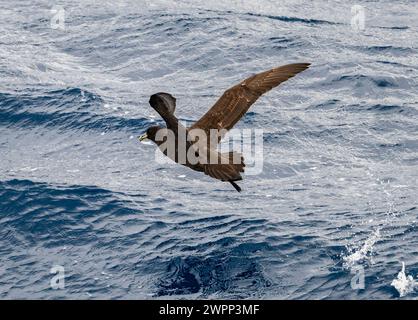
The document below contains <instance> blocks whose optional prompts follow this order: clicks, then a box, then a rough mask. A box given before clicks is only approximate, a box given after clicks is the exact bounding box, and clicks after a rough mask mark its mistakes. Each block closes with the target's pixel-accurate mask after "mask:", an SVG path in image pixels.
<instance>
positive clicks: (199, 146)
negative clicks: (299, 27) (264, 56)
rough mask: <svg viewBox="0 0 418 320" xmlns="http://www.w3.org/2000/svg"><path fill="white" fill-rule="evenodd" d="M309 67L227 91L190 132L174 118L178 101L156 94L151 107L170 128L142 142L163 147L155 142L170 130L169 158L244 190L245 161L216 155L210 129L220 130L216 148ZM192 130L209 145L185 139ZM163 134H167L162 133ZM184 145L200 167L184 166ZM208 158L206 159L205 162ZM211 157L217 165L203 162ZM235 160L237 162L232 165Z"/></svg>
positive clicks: (292, 67) (286, 69) (290, 68)
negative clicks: (260, 103) (255, 107)
mask: <svg viewBox="0 0 418 320" xmlns="http://www.w3.org/2000/svg"><path fill="white" fill-rule="evenodd" d="M309 65H310V64H309V63H294V64H288V65H285V66H282V67H278V68H274V69H271V70H268V71H265V72H262V73H259V74H256V75H253V76H251V77H249V78H248V79H245V80H244V81H242V82H241V83H239V84H237V85H236V86H234V87H232V88H230V89H228V90H226V91H225V92H224V94H223V95H222V96H221V97H220V98H219V100H218V101H217V102H216V103H215V104H214V105H213V107H212V108H210V109H209V111H208V112H207V113H206V114H205V115H204V116H203V117H202V118H200V119H199V120H198V121H197V122H196V123H194V124H193V125H192V126H191V127H190V128H185V127H184V126H183V125H182V124H180V123H179V121H178V119H177V117H176V116H175V115H174V112H175V109H176V98H174V97H173V96H172V95H171V94H169V93H164V92H160V93H156V94H153V95H152V96H151V98H150V101H149V102H150V105H151V107H153V108H154V109H155V110H156V111H157V112H158V113H159V114H160V115H161V117H162V118H163V119H164V121H165V122H166V125H167V128H161V127H158V126H153V127H150V128H148V130H147V132H146V134H145V135H143V136H141V137H140V138H139V139H140V140H143V139H145V138H148V139H150V140H152V141H154V142H155V143H156V144H157V145H158V146H162V144H163V143H164V141H159V139H157V138H156V136H157V134H158V132H159V130H161V129H162V130H166V131H167V129H170V130H172V132H173V133H174V135H175V142H176V146H175V153H174V154H167V151H164V150H163V152H164V153H165V154H166V155H167V156H169V157H170V158H172V159H173V160H174V161H176V162H177V163H181V164H183V165H185V166H187V167H189V168H191V169H193V170H196V171H201V172H204V173H205V174H207V175H209V176H211V177H212V178H215V179H218V180H221V181H228V182H230V183H231V184H232V185H233V186H234V188H235V189H236V190H237V191H241V188H240V187H239V186H238V185H237V184H236V183H235V181H239V180H242V176H241V172H244V167H245V164H244V158H243V157H242V156H241V155H240V154H238V153H237V152H229V153H219V152H218V151H216V149H215V148H216V146H214V145H213V144H212V146H210V144H209V137H210V131H211V129H216V130H217V135H216V136H215V138H216V139H215V140H216V141H215V144H216V143H219V142H220V141H221V139H222V137H223V136H224V135H225V133H226V131H228V130H230V129H231V128H232V127H233V126H234V125H235V124H236V123H237V122H238V121H239V120H240V119H241V118H242V116H243V115H244V114H245V113H246V112H247V110H248V109H249V108H250V106H251V105H252V104H253V103H254V102H255V101H256V100H257V99H258V98H259V97H260V96H261V95H262V94H264V93H266V92H267V91H269V90H271V89H272V88H274V87H276V86H278V85H279V84H280V83H282V82H284V81H286V80H287V79H289V78H291V77H293V76H295V75H296V74H298V73H299V72H301V71H303V70H305V69H307V68H308V67H309ZM192 129H201V130H203V132H205V133H206V135H207V137H208V139H207V142H203V143H202V142H201V141H200V139H196V138H193V137H192V139H187V138H186V137H187V136H188V135H189V137H190V135H192V134H191V132H194V131H192ZM162 133H164V131H163V132H162ZM181 143H184V145H185V146H186V148H187V150H190V148H193V149H192V151H193V152H194V153H195V154H196V157H198V161H197V163H194V162H192V161H189V159H188V158H186V159H185V160H186V161H185V162H182V161H181V160H182V159H180V157H181V154H180V153H178V151H179V149H178V148H177V147H178V145H181ZM203 155H205V156H206V158H202V156H203ZM209 156H212V157H214V158H215V159H218V161H217V162H216V163H213V162H210V163H207V162H205V161H204V160H202V159H209ZM233 159H234V161H233Z"/></svg>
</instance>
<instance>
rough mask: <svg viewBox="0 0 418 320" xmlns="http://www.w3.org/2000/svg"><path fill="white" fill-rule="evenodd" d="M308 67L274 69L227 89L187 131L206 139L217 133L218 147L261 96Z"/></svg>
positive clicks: (290, 65) (307, 65)
mask: <svg viewBox="0 0 418 320" xmlns="http://www.w3.org/2000/svg"><path fill="white" fill-rule="evenodd" d="M309 65H310V63H294V64H288V65H285V66H281V67H278V68H274V69H271V70H268V71H265V72H262V73H259V74H256V75H253V76H251V77H249V78H248V79H245V80H244V81H242V82H241V83H239V84H238V85H236V86H234V87H232V88H229V89H228V90H226V91H225V92H224V94H223V95H222V96H221V97H220V98H219V100H218V101H217V102H216V103H215V104H214V105H213V107H212V108H211V109H209V111H208V112H207V113H206V114H205V115H204V116H203V117H202V118H200V119H199V120H198V121H197V122H196V123H194V124H193V125H192V126H191V127H190V129H203V130H204V131H205V132H206V134H207V137H208V141H209V137H210V130H211V129H216V130H218V140H217V141H218V143H219V141H220V140H221V139H222V137H223V136H224V135H225V133H226V131H227V130H230V129H231V128H232V127H233V126H234V125H235V124H236V123H237V122H238V121H239V120H240V119H241V117H242V116H243V115H244V114H245V113H246V112H247V110H248V109H249V108H250V106H251V105H252V104H253V103H254V102H255V101H256V100H257V99H258V98H259V97H260V96H261V95H262V94H264V93H266V92H267V91H269V90H271V89H273V88H274V87H276V86H278V85H279V84H280V83H282V82H284V81H286V80H287V79H289V78H291V77H293V76H295V75H296V74H298V73H299V72H301V71H303V70H305V69H307V68H308V67H309Z"/></svg>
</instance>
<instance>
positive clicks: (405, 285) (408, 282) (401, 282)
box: [391, 262, 418, 297]
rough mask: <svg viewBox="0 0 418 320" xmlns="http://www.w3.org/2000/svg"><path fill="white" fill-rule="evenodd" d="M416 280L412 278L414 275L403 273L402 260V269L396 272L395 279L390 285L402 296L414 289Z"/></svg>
mask: <svg viewBox="0 0 418 320" xmlns="http://www.w3.org/2000/svg"><path fill="white" fill-rule="evenodd" d="M417 285H418V282H416V281H415V280H414V277H413V276H411V275H408V276H407V275H406V273H405V262H402V270H401V271H400V272H399V273H398V276H397V277H396V279H394V280H393V281H392V283H391V286H393V287H395V289H396V290H398V292H399V296H400V297H404V296H406V295H408V294H410V293H412V292H414V291H415V289H416V288H417Z"/></svg>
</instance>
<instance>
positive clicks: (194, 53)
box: [0, 0, 418, 299]
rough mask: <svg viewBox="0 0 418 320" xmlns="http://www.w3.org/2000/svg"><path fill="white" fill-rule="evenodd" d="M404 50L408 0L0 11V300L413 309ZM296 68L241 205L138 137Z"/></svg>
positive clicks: (415, 145) (412, 21)
mask: <svg viewBox="0 0 418 320" xmlns="http://www.w3.org/2000/svg"><path fill="white" fill-rule="evenodd" d="M354 5H359V6H361V7H354V8H353V6H354ZM359 8H360V9H359ZM358 10H360V13H364V20H362V19H360V20H356V19H357V18H358V15H357V14H358V12H359V11H358ZM360 18H362V16H360ZM353 19H354V20H353ZM356 21H364V25H362V24H361V23H360V24H358V23H356ZM363 27H364V28H363ZM417 39H418V6H417V4H416V2H415V1H413V0H409V1H408V0H405V1H397V2H396V4H395V3H393V2H392V1H388V0H382V1H362V0H358V1H332V2H330V1H325V0H320V1H315V2H306V1H299V0H284V1H280V2H277V3H275V2H273V1H268V0H257V1H245V0H242V1H231V2H225V1H219V0H215V1H210V2H209V1H165V0H159V1H133V0H132V1H119V2H117V3H115V1H37V0H35V1H26V0H25V1H2V2H1V3H0V159H1V161H0V298H2V299H13V298H23V299H29V298H41V299H128V298H129V299H156V298H158V299H165V298H174V299H178V298H186V299H195V298H204V299H206V298H225V299H230V298H231V299H232V298H238V299H241V298H242V299H245V298H260V299H399V298H401V299H416V298H417V297H418V292H417V291H416V290H415V285H416V280H418V226H417V219H418V208H417V207H418V204H417V194H418V186H417V178H418V89H417V87H418V67H417V65H418V42H417ZM293 62H311V63H312V66H311V67H310V69H309V70H307V71H305V72H303V73H301V74H299V75H298V76H296V77H295V78H293V79H291V80H289V81H288V82H286V83H284V84H283V85H281V86H280V87H278V88H276V89H274V90H273V91H271V92H269V93H268V94H266V95H265V96H263V97H262V98H260V100H259V101H258V102H257V103H256V104H255V105H254V106H253V107H252V108H251V109H250V111H249V112H248V113H247V114H246V115H245V117H244V118H243V120H242V121H241V122H240V123H238V124H237V128H241V129H244V128H252V129H262V130H263V132H264V133H263V154H262V159H263V170H262V172H261V173H260V174H258V175H248V176H246V177H245V178H244V180H243V181H242V182H241V183H240V185H241V187H242V188H243V192H242V193H237V192H235V191H234V190H233V188H232V187H231V186H230V185H229V184H226V183H221V182H219V181H216V180H213V179H210V178H208V177H206V176H204V175H202V174H199V173H197V172H193V171H191V170H190V169H188V168H185V167H182V166H179V165H172V164H160V163H158V162H156V161H155V147H154V146H153V145H149V144H141V143H139V142H138V140H137V139H136V137H137V136H138V135H140V134H142V133H144V131H145V130H146V128H147V127H148V126H150V125H154V124H162V121H161V120H160V118H159V117H158V115H157V114H156V113H155V112H154V111H153V110H152V109H151V108H150V106H149V104H148V99H149V96H150V95H151V94H153V93H155V92H159V91H166V92H170V93H172V94H173V95H174V96H175V97H176V98H177V111H176V113H177V115H179V116H180V117H181V119H182V120H184V121H188V122H192V121H195V120H197V119H198V118H199V117H200V116H201V115H203V114H204V112H206V110H207V109H208V108H209V107H210V106H211V105H212V104H213V103H214V102H215V101H216V99H217V98H218V97H219V96H220V95H221V94H222V93H223V91H224V90H225V89H227V88H228V87H230V86H232V85H234V84H236V83H238V82H239V81H241V80H243V79H244V78H246V77H247V76H249V75H251V74H253V73H256V72H260V71H264V70H267V69H269V68H272V67H275V66H279V65H282V64H286V63H293ZM403 266H404V267H403ZM57 270H58V271H57ZM58 275H63V276H64V280H62V279H61V280H60V281H56V280H57V278H56V276H58ZM57 283H59V284H60V286H59V287H58V288H57V287H56V286H54V284H55V285H56V284H57ZM51 284H52V285H51Z"/></svg>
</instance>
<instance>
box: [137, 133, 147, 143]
mask: <svg viewBox="0 0 418 320" xmlns="http://www.w3.org/2000/svg"><path fill="white" fill-rule="evenodd" d="M146 139H148V136H147V134H146V133H144V134H143V135H142V136H139V137H138V140H139V141H144V140H146Z"/></svg>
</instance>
